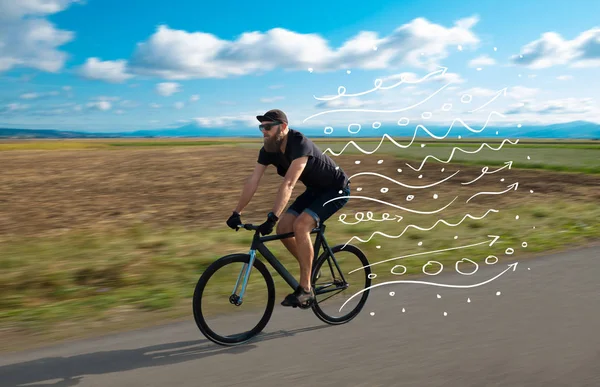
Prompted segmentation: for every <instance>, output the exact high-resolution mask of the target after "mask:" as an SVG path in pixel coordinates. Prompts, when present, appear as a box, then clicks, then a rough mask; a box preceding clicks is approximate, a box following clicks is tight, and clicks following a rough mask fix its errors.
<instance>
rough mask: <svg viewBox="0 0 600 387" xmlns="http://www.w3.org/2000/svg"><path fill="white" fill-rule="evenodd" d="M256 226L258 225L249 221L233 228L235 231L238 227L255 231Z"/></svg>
mask: <svg viewBox="0 0 600 387" xmlns="http://www.w3.org/2000/svg"><path fill="white" fill-rule="evenodd" d="M258 227H259V226H255V225H253V224H251V223H247V224H240V225H239V226H237V227H236V228H235V231H239V229H240V228H244V229H246V230H252V231H256V230H258Z"/></svg>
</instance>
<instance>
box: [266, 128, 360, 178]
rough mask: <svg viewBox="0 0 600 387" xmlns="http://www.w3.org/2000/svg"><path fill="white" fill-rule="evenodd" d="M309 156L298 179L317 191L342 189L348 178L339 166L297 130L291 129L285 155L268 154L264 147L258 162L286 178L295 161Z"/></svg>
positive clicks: (278, 153)
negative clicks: (273, 167)
mask: <svg viewBox="0 0 600 387" xmlns="http://www.w3.org/2000/svg"><path fill="white" fill-rule="evenodd" d="M302 156H308V162H307V163H306V167H305V168H304V171H303V172H302V175H300V178H299V179H298V180H299V181H301V182H302V183H304V185H305V186H306V187H307V188H311V189H315V190H326V189H337V188H342V187H344V186H345V185H346V183H347V182H348V177H347V176H346V174H345V173H344V171H343V170H342V169H341V168H338V169H336V168H337V167H338V166H337V164H336V163H335V162H334V161H333V160H332V159H331V158H330V157H329V156H327V155H326V154H323V152H321V150H320V149H319V148H317V146H316V145H315V144H314V143H313V142H312V141H311V140H310V139H308V138H307V137H305V136H304V135H303V134H302V133H300V132H299V131H297V130H294V129H289V131H288V138H287V144H286V147H285V153H281V152H280V151H278V152H267V151H266V150H265V147H264V146H263V147H262V148H261V149H260V152H259V153H258V162H259V163H260V164H263V165H270V164H272V165H274V166H275V167H277V174H278V175H279V176H285V174H286V172H287V170H288V168H289V166H290V165H291V164H292V161H294V160H295V159H297V158H299V157H302Z"/></svg>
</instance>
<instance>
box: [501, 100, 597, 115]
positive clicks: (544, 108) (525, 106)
mask: <svg viewBox="0 0 600 387" xmlns="http://www.w3.org/2000/svg"><path fill="white" fill-rule="evenodd" d="M598 110H599V109H598V104H597V103H596V102H595V101H594V99H592V98H564V99H554V100H548V101H543V102H539V103H533V102H525V103H521V104H519V105H513V106H512V108H511V109H509V110H507V111H506V112H505V114H524V113H535V114H537V115H557V114H580V113H590V112H594V111H596V112H597V111H598Z"/></svg>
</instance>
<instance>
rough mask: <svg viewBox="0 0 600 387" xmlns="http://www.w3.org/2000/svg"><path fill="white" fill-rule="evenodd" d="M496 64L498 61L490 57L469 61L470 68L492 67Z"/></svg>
mask: <svg viewBox="0 0 600 387" xmlns="http://www.w3.org/2000/svg"><path fill="white" fill-rule="evenodd" d="M495 64H496V60H495V59H494V58H492V57H490V56H489V55H481V56H478V57H477V58H475V59H472V60H471V61H469V67H482V66H492V65H495Z"/></svg>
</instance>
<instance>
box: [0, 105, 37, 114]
mask: <svg viewBox="0 0 600 387" xmlns="http://www.w3.org/2000/svg"><path fill="white" fill-rule="evenodd" d="M29 107H30V105H27V104H22V103H19V102H13V103H9V104H6V105H4V107H3V108H0V113H2V114H7V113H14V112H17V111H22V110H27V109H29Z"/></svg>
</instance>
